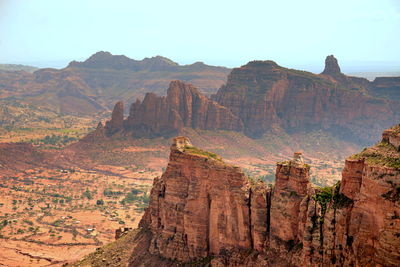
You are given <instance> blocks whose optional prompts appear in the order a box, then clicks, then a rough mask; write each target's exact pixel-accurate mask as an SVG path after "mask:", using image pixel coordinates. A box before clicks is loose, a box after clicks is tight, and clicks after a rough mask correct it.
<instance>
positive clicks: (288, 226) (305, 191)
mask: <svg viewBox="0 0 400 267" xmlns="http://www.w3.org/2000/svg"><path fill="white" fill-rule="evenodd" d="M399 131H400V127H397V128H393V129H390V130H388V131H385V132H384V134H383V137H382V142H381V143H379V144H378V145H376V146H374V147H371V148H369V149H366V150H364V151H363V152H362V153H360V154H357V155H354V156H352V157H350V158H348V159H347V160H346V164H345V168H344V170H343V178H342V181H341V183H338V184H337V185H335V186H333V187H327V188H315V187H313V186H312V185H311V183H310V179H309V166H308V165H307V164H305V163H304V161H303V159H302V157H301V154H300V153H295V155H294V158H293V160H291V161H288V162H282V163H278V165H277V171H276V182H275V185H274V187H273V188H272V189H271V188H269V187H267V186H266V185H265V184H264V183H263V182H254V181H252V180H251V179H249V178H247V177H246V176H245V175H244V174H243V173H242V172H241V171H240V169H239V168H237V167H233V166H230V165H227V164H226V163H224V162H223V161H222V160H221V159H220V158H219V157H217V156H216V155H214V154H212V153H209V152H205V151H202V150H199V149H197V148H195V147H193V146H192V145H191V144H190V142H189V141H188V139H186V138H184V137H180V138H176V139H175V141H174V144H173V145H172V147H171V155H170V162H169V164H168V167H167V170H166V171H165V173H164V174H163V176H162V177H161V178H159V179H156V180H155V182H154V186H153V189H152V192H151V201H150V206H149V208H148V209H147V211H146V213H145V215H144V217H143V219H142V221H141V223H140V225H141V227H142V228H143V229H148V230H147V231H149V232H150V233H151V240H150V241H149V248H148V251H149V253H150V254H149V255H160V256H162V257H164V258H166V259H169V260H177V261H179V262H181V263H185V262H186V263H188V262H192V263H193V262H199V260H200V261H202V260H206V261H207V260H211V263H212V264H214V265H216V266H398V265H399V264H400V152H399V151H398V147H397V145H398V144H397V139H396V138H397V137H398V132H399ZM390 138H392V139H390ZM248 251H252V253H250V254H248ZM214 265H213V266H214Z"/></svg>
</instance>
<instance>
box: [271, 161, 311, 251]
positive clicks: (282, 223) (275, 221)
mask: <svg viewBox="0 0 400 267" xmlns="http://www.w3.org/2000/svg"><path fill="white" fill-rule="evenodd" d="M309 172H310V166H308V165H306V164H304V161H303V159H302V157H301V153H295V155H294V159H293V160H291V161H288V162H282V163H278V165H277V168H276V180H275V186H274V189H273V192H272V197H271V210H270V216H271V222H270V224H271V226H270V227H271V230H270V236H271V246H272V247H278V246H279V245H280V244H282V241H283V242H284V245H285V242H286V243H287V242H292V243H293V244H295V243H298V242H300V233H299V232H300V231H302V229H299V225H300V224H299V222H300V221H301V214H300V203H301V202H302V200H303V198H304V197H305V196H307V194H308V192H309V188H310V186H311V184H310V174H309Z"/></svg>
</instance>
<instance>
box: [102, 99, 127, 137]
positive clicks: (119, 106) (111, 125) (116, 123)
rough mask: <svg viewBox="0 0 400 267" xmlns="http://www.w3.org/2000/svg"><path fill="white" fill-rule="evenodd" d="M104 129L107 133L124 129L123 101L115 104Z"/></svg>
mask: <svg viewBox="0 0 400 267" xmlns="http://www.w3.org/2000/svg"><path fill="white" fill-rule="evenodd" d="M106 129H107V131H108V133H109V134H113V133H116V132H118V131H122V130H123V129H124V103H123V102H122V101H119V102H117V103H116V104H115V106H114V109H113V112H112V115H111V120H110V121H108V122H107V123H106Z"/></svg>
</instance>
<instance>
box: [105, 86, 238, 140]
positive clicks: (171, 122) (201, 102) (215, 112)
mask: <svg viewBox="0 0 400 267" xmlns="http://www.w3.org/2000/svg"><path fill="white" fill-rule="evenodd" d="M183 127H188V128H193V129H203V130H235V131H241V130H242V129H243V124H242V122H241V121H240V119H239V118H238V117H236V116H235V115H233V114H232V112H230V111H229V110H228V109H227V108H225V107H223V106H221V105H219V104H218V103H216V102H214V101H212V100H210V99H208V98H207V97H205V96H204V95H202V94H201V93H200V92H199V91H198V90H197V89H196V88H195V87H194V86H192V85H191V84H186V83H183V82H180V81H172V82H171V83H170V86H169V88H168V91H167V96H166V97H164V96H157V95H155V94H153V93H147V94H146V96H145V98H144V99H143V102H141V101H140V100H137V101H136V102H134V103H133V104H132V105H131V107H130V110H129V116H128V117H127V118H126V120H123V104H122V102H118V103H117V104H116V105H115V107H114V111H113V114H112V118H111V120H110V121H109V122H107V123H106V126H105V128H104V131H105V133H106V134H108V135H113V134H114V133H116V132H120V133H121V134H125V135H133V136H134V137H156V136H172V135H177V134H178V133H179V132H180V131H181V130H182V129H183Z"/></svg>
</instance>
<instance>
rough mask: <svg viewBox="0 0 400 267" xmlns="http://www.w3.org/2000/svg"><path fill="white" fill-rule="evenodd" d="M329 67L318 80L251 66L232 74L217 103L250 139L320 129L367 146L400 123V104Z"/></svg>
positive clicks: (331, 61) (270, 65) (329, 63)
mask: <svg viewBox="0 0 400 267" xmlns="http://www.w3.org/2000/svg"><path fill="white" fill-rule="evenodd" d="M325 63H326V66H325V69H324V71H323V72H322V73H321V74H320V75H316V74H313V73H309V72H304V71H298V70H292V69H286V68H283V67H281V66H279V65H277V64H276V63H275V62H273V61H253V62H249V63H248V64H247V65H245V66H242V67H241V68H236V69H233V70H232V72H231V73H230V74H229V76H228V81H227V84H226V85H224V86H223V87H221V89H220V90H219V91H218V93H217V94H216V95H215V96H214V99H215V100H216V101H217V102H218V103H219V104H221V105H222V106H225V107H227V108H228V109H230V110H231V111H232V113H233V114H235V115H237V116H238V117H240V118H241V119H242V122H243V124H244V129H245V132H246V134H247V135H249V136H252V137H260V136H262V135H263V134H264V133H265V132H267V131H269V130H270V129H271V128H281V129H284V130H285V131H286V132H289V133H292V132H299V131H306V132H307V131H310V130H311V129H321V130H324V131H328V132H331V133H333V134H335V135H338V136H339V137H341V138H346V139H349V140H351V141H354V142H358V143H361V144H366V143H371V142H373V140H376V138H377V136H379V133H380V132H381V131H382V130H383V129H385V128H387V127H389V126H390V125H392V124H393V123H395V122H396V121H398V120H399V118H400V113H399V110H400V109H399V107H400V106H399V103H400V99H399V98H391V99H386V98H379V97H376V96H372V95H371V94H369V92H370V91H373V90H376V89H374V88H375V87H374V86H375V85H376V83H370V82H369V81H368V80H366V79H363V78H355V77H348V76H345V75H344V74H343V73H341V72H340V67H339V65H338V63H337V60H336V59H335V58H334V57H333V56H328V57H327V59H326V62H325ZM377 80H378V79H377ZM378 81H379V80H378ZM379 84H381V86H382V87H384V88H386V89H381V91H382V92H384V91H385V90H389V89H388V85H382V83H379ZM393 90H394V91H395V90H396V89H395V88H394V89H392V91H393ZM383 95H385V93H382V95H381V96H383Z"/></svg>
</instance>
